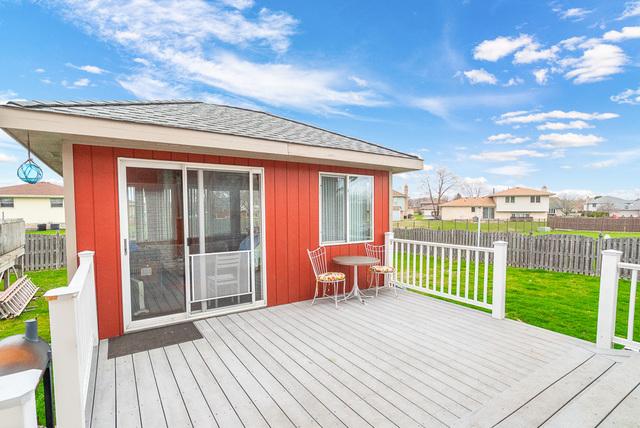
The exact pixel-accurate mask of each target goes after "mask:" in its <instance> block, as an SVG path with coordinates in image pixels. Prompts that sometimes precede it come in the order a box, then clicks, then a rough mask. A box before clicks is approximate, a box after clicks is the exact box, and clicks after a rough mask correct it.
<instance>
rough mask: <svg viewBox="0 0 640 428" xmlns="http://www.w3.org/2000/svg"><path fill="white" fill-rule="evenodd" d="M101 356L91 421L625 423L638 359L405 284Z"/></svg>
mask: <svg viewBox="0 0 640 428" xmlns="http://www.w3.org/2000/svg"><path fill="white" fill-rule="evenodd" d="M196 326H197V327H198V328H199V329H200V331H201V332H202V334H203V336H204V338H203V339H200V340H196V341H193V342H186V343H182V344H180V345H173V346H168V347H165V348H159V349H154V350H151V351H148V352H141V353H137V354H134V355H128V356H124V357H118V358H116V359H111V360H108V359H107V357H106V355H107V346H108V345H107V342H105V341H103V342H102V343H101V344H100V352H99V356H98V365H97V370H96V373H97V375H96V379H95V394H94V397H93V406H92V409H91V420H92V426H93V427H114V426H118V427H139V426H144V427H154V428H155V427H165V426H166V427H190V426H196V427H214V426H219V427H225V428H226V427H236V426H237V427H240V426H245V427H267V426H269V427H278V428H279V427H287V426H303V427H311V426H326V427H337V426H350V427H360V426H399V427H413V426H497V425H499V426H540V425H545V426H558V427H560V426H580V427H588V426H596V425H598V424H600V423H603V426H629V425H633V424H636V423H637V421H638V418H640V387H639V384H640V358H639V357H638V356H634V357H629V355H631V354H629V353H626V352H622V351H617V352H610V353H605V354H601V353H597V352H596V351H595V347H594V345H593V344H590V343H587V342H583V341H580V340H577V339H573V338H570V337H567V336H563V335H559V334H556V333H552V332H550V331H546V330H542V329H539V328H535V327H532V326H529V325H526V324H522V323H517V322H514V321H509V320H502V321H499V320H494V319H492V318H491V317H490V316H489V315H487V314H485V313H483V312H480V311H476V310H471V309H467V308H463V307H460V306H456V305H452V304H449V303H446V302H442V301H438V300H435V299H432V298H429V297H423V296H419V295H416V294H414V293H410V292H403V293H401V295H400V297H399V298H398V299H395V298H394V297H393V296H392V295H390V294H386V295H382V296H380V297H379V298H377V299H375V300H373V299H372V300H369V301H368V303H367V304H366V305H360V304H359V303H356V302H355V301H350V302H348V303H345V304H342V305H341V306H340V308H339V309H338V310H336V309H335V308H334V306H333V305H332V304H331V303H330V302H328V301H325V302H320V303H318V304H317V305H315V306H313V307H312V306H310V304H309V302H303V303H297V304H292V305H284V306H279V307H275V308H268V309H261V310H255V311H251V312H244V313H240V314H234V315H227V316H221V317H217V318H209V319H206V320H201V321H197V322H196Z"/></svg>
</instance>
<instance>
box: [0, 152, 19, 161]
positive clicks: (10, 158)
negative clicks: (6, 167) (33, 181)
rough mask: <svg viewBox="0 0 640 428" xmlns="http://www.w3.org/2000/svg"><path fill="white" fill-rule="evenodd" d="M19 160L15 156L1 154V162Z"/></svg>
mask: <svg viewBox="0 0 640 428" xmlns="http://www.w3.org/2000/svg"><path fill="white" fill-rule="evenodd" d="M17 160H18V159H16V157H15V156H11V155H7V154H4V153H0V162H15V161H17Z"/></svg>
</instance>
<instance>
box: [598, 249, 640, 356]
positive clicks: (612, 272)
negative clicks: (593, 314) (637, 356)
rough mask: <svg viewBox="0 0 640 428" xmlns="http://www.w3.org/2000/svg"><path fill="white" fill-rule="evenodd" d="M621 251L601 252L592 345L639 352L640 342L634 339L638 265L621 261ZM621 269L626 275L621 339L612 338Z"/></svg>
mask: <svg viewBox="0 0 640 428" xmlns="http://www.w3.org/2000/svg"><path fill="white" fill-rule="evenodd" d="M621 258H622V251H617V250H605V251H603V252H602V271H601V274H600V299H599V302H598V333H597V339H596V344H597V346H598V347H599V348H602V349H610V348H611V347H612V346H613V344H614V343H615V344H618V345H622V346H624V347H625V348H627V349H631V350H634V351H638V352H640V341H638V340H634V339H636V337H635V336H634V333H635V328H634V323H635V313H636V299H637V288H638V271H640V264H635V263H624V262H621V261H620V259H621ZM621 270H622V271H624V270H626V271H627V272H630V275H629V276H630V278H631V282H630V285H629V301H628V303H627V304H628V315H627V328H626V330H627V332H626V335H625V336H617V335H616V314H617V305H618V301H619V300H620V299H619V296H618V294H619V283H620V276H621V275H620V273H621ZM622 303H623V304H624V302H622Z"/></svg>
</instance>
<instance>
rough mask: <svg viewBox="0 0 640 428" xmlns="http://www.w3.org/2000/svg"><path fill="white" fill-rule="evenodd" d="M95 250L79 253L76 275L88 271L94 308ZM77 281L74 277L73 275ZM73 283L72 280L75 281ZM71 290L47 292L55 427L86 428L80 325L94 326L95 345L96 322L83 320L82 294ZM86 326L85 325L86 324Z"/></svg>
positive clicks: (62, 289)
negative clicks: (79, 297) (80, 297)
mask: <svg viewBox="0 0 640 428" xmlns="http://www.w3.org/2000/svg"><path fill="white" fill-rule="evenodd" d="M93 254H94V253H93V251H83V252H81V253H79V254H78V257H79V258H80V264H79V266H78V270H77V271H76V275H77V274H78V273H79V272H83V271H84V270H85V269H86V272H87V273H86V275H87V278H88V279H89V284H88V286H87V287H86V289H84V290H82V291H84V292H87V293H90V296H88V297H90V298H91V300H90V303H93V305H94V306H95V282H94V269H93ZM74 278H75V276H74ZM72 281H73V280H72ZM69 288H70V287H61V288H54V289H52V290H49V291H48V292H47V293H45V295H44V297H45V299H46V300H47V301H48V303H49V318H50V329H51V351H52V363H53V368H54V371H55V382H54V386H53V387H54V393H55V395H54V396H55V410H56V425H57V426H61V427H71V428H76V427H77V428H81V427H85V426H86V421H85V405H86V394H87V391H86V390H84V385H83V373H82V372H81V369H82V367H81V365H82V361H81V357H80V354H81V352H82V349H81V348H82V345H83V343H82V342H83V339H82V337H79V334H78V330H79V323H87V322H90V323H92V325H91V332H92V337H91V338H90V340H91V344H92V345H93V346H95V345H97V342H98V337H97V319H95V318H96V317H95V309H94V311H93V315H94V317H93V318H94V319H91V320H87V319H82V314H83V311H82V310H81V308H79V307H78V295H79V293H80V292H82V291H79V290H78V291H76V290H75V289H72V290H71V293H68V292H67V291H66V290H68V289H69ZM84 325H85V326H86V324H84Z"/></svg>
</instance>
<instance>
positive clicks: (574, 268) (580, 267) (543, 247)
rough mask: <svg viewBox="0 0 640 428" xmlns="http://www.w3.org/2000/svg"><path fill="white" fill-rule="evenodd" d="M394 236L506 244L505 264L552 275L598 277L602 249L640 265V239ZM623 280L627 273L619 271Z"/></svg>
mask: <svg viewBox="0 0 640 428" xmlns="http://www.w3.org/2000/svg"><path fill="white" fill-rule="evenodd" d="M394 237H395V238H399V239H409V240H416V241H428V242H439V243H443V244H455V245H472V246H473V245H479V246H481V247H491V246H492V245H493V242H495V241H506V242H507V243H508V247H507V265H508V266H513V267H521V268H528V269H543V270H550V271H554V272H569V273H579V274H583V275H600V268H601V264H602V260H601V258H602V251H603V250H609V249H612V250H619V251H622V253H623V255H622V261H623V262H625V263H640V238H612V239H604V238H597V239H594V238H590V237H587V236H579V235H523V234H521V233H509V232H483V233H480V242H479V243H478V242H477V240H478V234H477V233H475V232H467V231H463V230H445V231H441V230H430V229H423V228H417V229H395V230H394ZM621 276H622V277H625V278H626V277H629V272H626V271H625V270H623V271H621Z"/></svg>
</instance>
